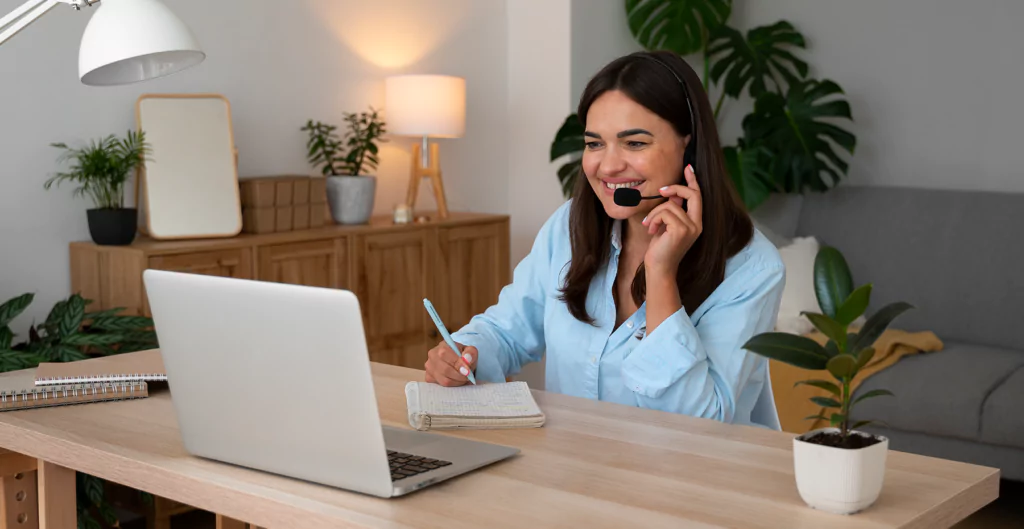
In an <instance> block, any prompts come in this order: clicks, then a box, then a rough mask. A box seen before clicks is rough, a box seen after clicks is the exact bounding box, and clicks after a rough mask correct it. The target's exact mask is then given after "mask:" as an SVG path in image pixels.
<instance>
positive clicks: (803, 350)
mask: <svg viewBox="0 0 1024 529" xmlns="http://www.w3.org/2000/svg"><path fill="white" fill-rule="evenodd" d="M743 348H744V349H747V350H749V351H752V352H754V353H757V354H759V355H761V356H765V357H768V358H772V359H775V360H778V361H780V362H784V363H787V364H790V365H793V366H796V367H801V368H804V369H825V366H826V364H827V363H828V357H827V355H826V353H825V350H824V349H823V348H822V347H821V346H820V345H818V342H815V341H814V340H812V339H810V338H807V337H805V336H798V335H795V334H790V333H785V332H766V333H762V334H758V335H757V336H754V337H753V338H751V339H750V340H748V341H747V343H745V344H743Z"/></svg>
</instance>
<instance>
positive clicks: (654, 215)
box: [641, 202, 696, 235]
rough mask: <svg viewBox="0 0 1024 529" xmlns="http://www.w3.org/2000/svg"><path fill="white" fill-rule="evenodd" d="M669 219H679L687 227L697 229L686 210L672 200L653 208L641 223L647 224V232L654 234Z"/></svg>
mask: <svg viewBox="0 0 1024 529" xmlns="http://www.w3.org/2000/svg"><path fill="white" fill-rule="evenodd" d="M669 219H674V220H677V221H679V222H680V223H682V224H683V225H684V226H685V227H687V228H690V229H694V230H696V226H693V221H691V220H690V218H689V217H687V215H686V212H685V211H683V209H682V208H680V207H678V206H677V205H676V204H674V203H672V202H666V203H664V204H661V205H659V206H658V207H656V208H654V209H653V210H651V213H650V214H649V215H647V218H645V219H644V220H643V222H641V224H644V225H645V226H647V233H649V234H652V235H653V234H655V233H658V230H660V229H661V227H662V226H664V225H665V224H666V221H667V220H669Z"/></svg>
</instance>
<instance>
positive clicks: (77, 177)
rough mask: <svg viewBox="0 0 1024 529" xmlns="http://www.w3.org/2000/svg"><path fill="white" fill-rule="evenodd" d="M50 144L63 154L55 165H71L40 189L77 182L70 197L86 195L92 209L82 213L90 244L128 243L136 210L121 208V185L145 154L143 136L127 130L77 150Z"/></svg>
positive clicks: (135, 222) (134, 222)
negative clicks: (119, 134)
mask: <svg viewBox="0 0 1024 529" xmlns="http://www.w3.org/2000/svg"><path fill="white" fill-rule="evenodd" d="M51 145H52V146H53V147H57V148H59V149H63V150H64V151H65V152H63V153H62V154H61V155H60V157H59V158H58V162H65V161H68V160H70V161H71V162H72V165H71V168H70V169H69V170H68V171H67V172H62V173H57V175H56V176H54V177H53V178H50V179H49V180H47V181H46V183H45V184H44V185H43V187H44V188H46V189H50V186H52V185H53V184H54V183H56V184H57V185H60V183H61V182H77V183H78V184H80V186H79V187H78V189H76V190H75V193H74V194H75V195H76V196H79V195H89V197H90V198H92V200H93V203H94V204H95V206H96V207H95V208H93V209H89V210H87V211H86V218H87V219H88V222H89V235H90V236H92V240H93V242H95V243H96V244H102V245H126V244H131V242H132V241H133V240H135V231H136V229H137V227H138V210H137V209H135V208H126V207H124V184H125V182H126V181H127V180H128V176H129V174H130V173H131V172H132V170H135V169H137V168H138V167H139V165H141V164H142V163H143V162H144V161H145V156H146V155H147V154H148V153H149V146H148V145H147V144H146V139H145V134H144V133H143V132H142V131H138V132H133V131H131V130H129V131H128V135H127V137H125V138H124V139H118V138H116V137H115V136H114V135H110V136H107V137H106V138H103V139H101V140H99V141H93V142H91V143H90V144H89V145H87V146H85V147H82V148H78V149H72V148H71V147H68V146H67V144H65V143H53V144H51Z"/></svg>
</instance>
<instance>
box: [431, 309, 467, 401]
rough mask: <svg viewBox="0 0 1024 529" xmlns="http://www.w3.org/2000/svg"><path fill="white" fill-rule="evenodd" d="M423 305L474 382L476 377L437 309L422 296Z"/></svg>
mask: <svg viewBox="0 0 1024 529" xmlns="http://www.w3.org/2000/svg"><path fill="white" fill-rule="evenodd" d="M423 306H424V307H426V308H427V313H428V314H430V319H432V320H434V325H436V326H437V331H438V332H440V333H441V336H442V337H444V341H445V342H446V343H447V344H448V347H451V348H452V351H455V354H457V355H459V360H461V361H462V363H463V364H466V371H468V372H469V374H468V375H466V376H467V377H469V381H470V382H472V383H473V384H476V377H475V376H473V369H472V368H471V367H469V364H468V363H466V359H465V358H462V351H460V350H459V346H457V345H455V340H452V335H450V334H448V329H446V328H445V326H444V323H442V322H441V317H440V316H438V315H437V311H436V310H434V304H433V303H431V302H430V300H429V299H427V298H423Z"/></svg>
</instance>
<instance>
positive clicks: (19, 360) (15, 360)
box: [0, 349, 46, 373]
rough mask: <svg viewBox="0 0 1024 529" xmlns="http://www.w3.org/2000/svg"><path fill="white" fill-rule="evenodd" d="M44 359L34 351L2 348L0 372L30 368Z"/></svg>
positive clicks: (0, 352)
mask: <svg viewBox="0 0 1024 529" xmlns="http://www.w3.org/2000/svg"><path fill="white" fill-rule="evenodd" d="M45 360H46V359H45V358H43V357H42V356H40V355H38V354H35V353H30V352H25V351H12V350H10V349H2V350H0V372H3V373H6V372H8V371H17V370H19V369H30V368H33V367H36V366H37V365H39V363H40V362H43V361H45Z"/></svg>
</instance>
